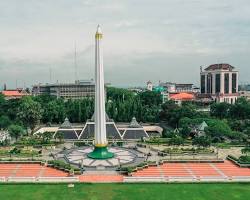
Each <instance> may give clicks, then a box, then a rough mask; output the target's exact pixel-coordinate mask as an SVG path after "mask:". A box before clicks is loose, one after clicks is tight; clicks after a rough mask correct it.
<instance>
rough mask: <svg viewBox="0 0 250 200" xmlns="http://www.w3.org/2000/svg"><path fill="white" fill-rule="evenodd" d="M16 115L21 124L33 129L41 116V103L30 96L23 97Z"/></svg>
mask: <svg viewBox="0 0 250 200" xmlns="http://www.w3.org/2000/svg"><path fill="white" fill-rule="evenodd" d="M17 115H18V118H19V119H20V120H21V121H22V122H23V124H24V125H25V126H26V127H29V128H30V129H31V130H32V131H33V130H34V128H35V127H36V125H37V124H38V123H39V121H40V119H41V117H42V109H41V104H40V103H38V102H36V101H34V100H33V99H32V98H31V97H30V96H26V97H23V98H22V99H21V104H20V107H19V110H18V114H17Z"/></svg>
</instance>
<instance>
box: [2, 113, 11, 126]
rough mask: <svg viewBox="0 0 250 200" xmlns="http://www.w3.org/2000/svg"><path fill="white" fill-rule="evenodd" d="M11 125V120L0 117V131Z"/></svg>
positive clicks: (3, 116)
mask: <svg viewBox="0 0 250 200" xmlns="http://www.w3.org/2000/svg"><path fill="white" fill-rule="evenodd" d="M10 124H11V120H10V119H9V117H8V116H6V115H2V116H0V129H6V128H8V126H9V125H10Z"/></svg>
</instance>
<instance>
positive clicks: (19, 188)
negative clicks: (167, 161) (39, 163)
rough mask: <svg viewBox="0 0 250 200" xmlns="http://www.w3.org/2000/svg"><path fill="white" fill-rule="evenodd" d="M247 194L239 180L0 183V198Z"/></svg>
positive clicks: (222, 198) (225, 197)
mask: <svg viewBox="0 0 250 200" xmlns="http://www.w3.org/2000/svg"><path fill="white" fill-rule="evenodd" d="M249 198H250V183H248V184H246V183H245V184H243V183H242V184H240V183H232V184H75V187H74V188H68V187H67V184H9V185H8V184H1V185H0V199H1V200H57V199H58V200H64V199H65V200H99V199H100V200H110V199H115V200H133V199H135V200H140V199H143V200H150V199H152V200H167V199H169V200H207V199H209V200H234V199H243V200H247V199H249Z"/></svg>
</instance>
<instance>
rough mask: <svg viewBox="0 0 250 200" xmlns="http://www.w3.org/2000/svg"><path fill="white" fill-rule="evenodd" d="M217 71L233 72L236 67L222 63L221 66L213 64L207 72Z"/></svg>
mask: <svg viewBox="0 0 250 200" xmlns="http://www.w3.org/2000/svg"><path fill="white" fill-rule="evenodd" d="M217 69H222V70H232V69H234V67H233V66H232V65H229V64H227V63H220V64H212V65H209V66H208V67H207V68H206V69H205V70H206V71H209V70H217Z"/></svg>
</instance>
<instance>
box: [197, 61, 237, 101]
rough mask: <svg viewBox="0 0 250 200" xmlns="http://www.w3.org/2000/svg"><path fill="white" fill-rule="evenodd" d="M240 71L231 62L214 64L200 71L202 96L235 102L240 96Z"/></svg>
mask: <svg viewBox="0 0 250 200" xmlns="http://www.w3.org/2000/svg"><path fill="white" fill-rule="evenodd" d="M238 76H239V72H238V71H237V70H235V67H233V66H231V65H229V64H224V63H222V64H213V65H210V66H208V67H207V68H205V69H204V70H202V68H201V72H200V83H201V88H200V90H201V96H204V97H206V98H207V97H210V98H212V99H213V100H214V101H216V102H226V103H230V104H233V103H235V101H236V99H237V98H238V96H239V93H238Z"/></svg>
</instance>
